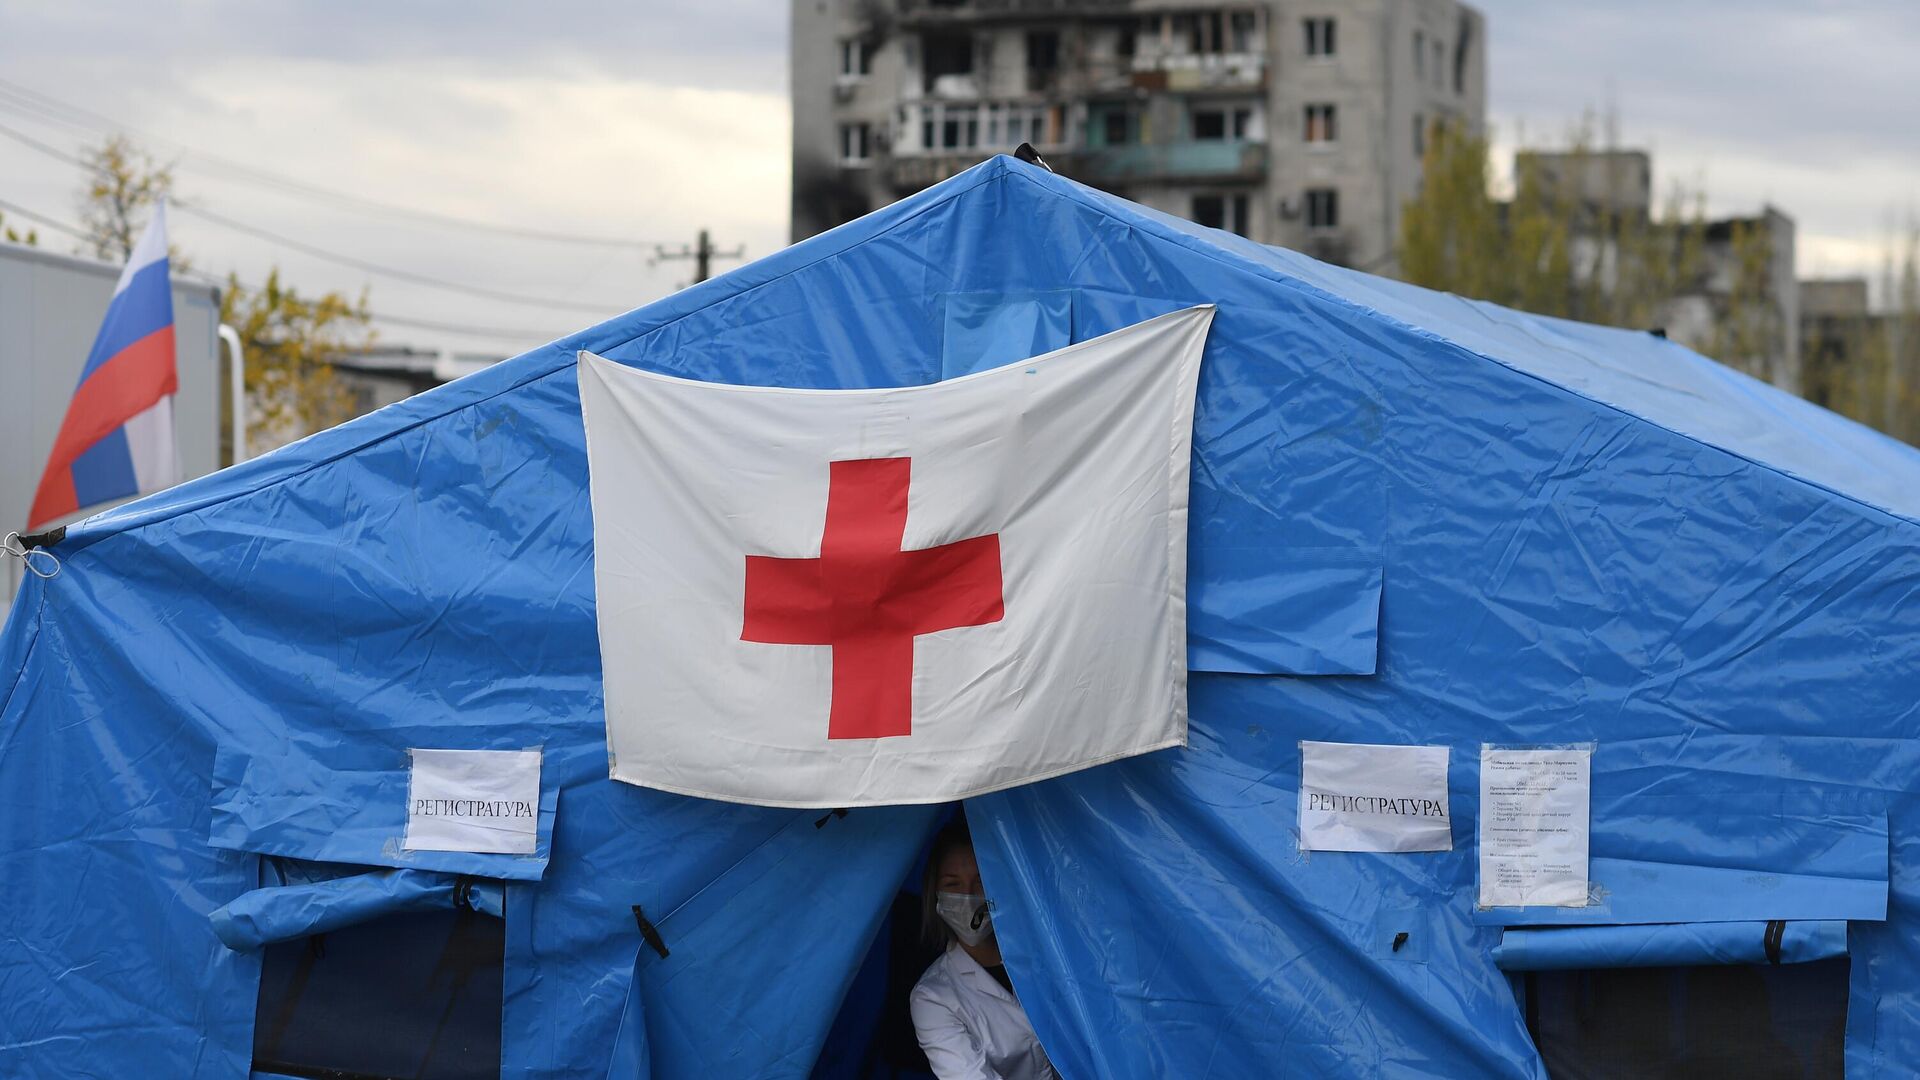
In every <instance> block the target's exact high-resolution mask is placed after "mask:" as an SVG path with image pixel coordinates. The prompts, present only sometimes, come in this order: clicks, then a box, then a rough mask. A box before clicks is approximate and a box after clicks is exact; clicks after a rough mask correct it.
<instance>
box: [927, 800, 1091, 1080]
mask: <svg viewBox="0 0 1920 1080" xmlns="http://www.w3.org/2000/svg"><path fill="white" fill-rule="evenodd" d="M922 905H923V906H922V914H923V916H924V920H925V923H926V926H927V932H928V934H929V935H930V936H934V937H938V938H940V939H941V940H944V941H945V942H946V943H947V950H946V952H944V953H942V954H941V955H940V957H939V959H937V960H935V961H934V962H933V963H932V964H931V965H929V966H928V967H927V972H926V974H924V975H922V976H920V981H919V983H918V984H916V985H915V986H914V988H913V995H912V998H911V1004H910V1010H911V1012H912V1013H913V1027H914V1032H915V1033H916V1034H917V1035H918V1036H919V1038H920V1048H921V1049H922V1050H924V1051H926V1054H927V1063H928V1064H929V1065H930V1066H932V1068H933V1074H934V1075H935V1076H936V1077H938V1078H939V1080H1058V1077H1059V1074H1058V1073H1056V1072H1054V1070H1053V1064H1052V1063H1051V1062H1049V1061H1048V1060H1047V1052H1046V1051H1045V1050H1042V1049H1041V1048H1040V1040H1039V1039H1038V1038H1037V1037H1035V1036H1034V1033H1033V1025H1032V1024H1031V1023H1029V1022H1028V1021H1027V1013H1026V1010H1025V1009H1022V1008H1021V1007H1020V999H1019V997H1018V996H1017V995H1015V993H1014V990H1013V980H1012V978H1011V977H1009V976H1008V975H1007V969H1006V965H1005V964H1003V963H1002V962H1001V960H1000V943H999V941H998V940H997V939H996V938H995V937H994V933H993V919H992V914H991V910H990V908H991V905H990V904H989V903H988V901H987V897H986V890H985V889H983V888H982V887H981V885H980V864H979V863H978V862H976V861H975V860H974V857H973V840H972V838H971V837H970V836H969V835H968V834H967V829H966V826H965V825H964V824H961V823H959V822H955V823H954V824H952V825H949V826H947V827H946V828H945V829H942V830H941V831H940V835H939V836H937V837H935V838H934V841H933V850H932V851H931V853H930V854H929V855H928V857H927V878H926V888H925V890H924V891H923V893H922Z"/></svg>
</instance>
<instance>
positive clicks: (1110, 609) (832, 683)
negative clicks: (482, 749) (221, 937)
mask: <svg viewBox="0 0 1920 1080" xmlns="http://www.w3.org/2000/svg"><path fill="white" fill-rule="evenodd" d="M1212 319H1213V308H1212V307H1211V306H1206V307H1197V308H1190V309H1188V310H1185V311H1178V312H1174V313H1173V314H1170V315H1163V316H1160V317H1159V318H1155V319H1150V320H1148V321H1146V322H1143V323H1140V324H1138V325H1135V326H1131V327H1127V328H1126V329H1123V330H1119V331H1116V332H1114V333H1111V334H1107V335H1105V336H1103V337H1099V338H1095V339H1093V340H1091V341H1085V342H1081V343H1078V344H1075V345H1070V346H1068V347H1066V348H1064V349H1060V350H1057V351H1055V352H1051V353H1047V354H1046V355H1044V356H1039V357H1035V358H1033V359H1031V360H1027V361H1023V362H1021V363H1017V364H1011V365H1008V366H1006V367H1001V368H995V369H993V370H990V371H983V372H980V373H978V374H974V375H968V376H964V377H961V378H957V379H951V380H948V381H945V382H939V383H932V384H929V385H925V386H908V387H898V388H887V389H873V390H793V389H782V388H777V387H760V386H728V385H722V384H717V383H701V382H693V381H690V380H686V379H678V378H673V377H671V376H666V375H659V374H654V373H651V372H645V371H640V370H637V369H634V368H629V367H626V366H624V365H622V364H619V363H616V362H614V361H612V360H608V359H605V358H603V357H599V356H595V355H593V354H591V353H584V352H583V353H581V354H580V369H579V373H580V405H581V412H582V415H583V417H584V419H585V422H586V428H587V459H588V465H589V470H590V475H591V485H590V486H591V492H592V500H593V516H594V580H595V586H596V594H597V601H596V602H597V604H598V609H599V623H600V653H601V665H602V669H603V672H604V678H605V686H606V712H607V745H608V750H609V752H610V756H611V760H612V765H611V768H612V774H613V777H614V778H615V779H617V780H625V781H628V782H630V783H634V784H640V785H643V786H646V787H652V788H659V789H662V790H665V791H674V792H679V793H682V794H686V795H697V796H704V797H707V798H715V799H727V800H731V801H734V802H747V803H759V804H763V805H770V806H805V807H851V806H870V805H881V804H888V803H924V802H944V801H947V800H951V799H959V798H965V797H967V796H971V795H978V794H983V793H985V792H989V791H997V790H999V789H1002V788H1007V787H1012V786H1014V785H1016V784H1022V783H1028V782H1030V781H1034V780H1040V779H1044V778H1046V777H1049V776H1057V775H1060V774H1061V773H1066V772H1071V771H1073V770H1075V769H1082V768H1086V767H1088V766H1091V765H1097V764H1100V763H1101V762H1105V761H1112V760H1115V759H1117V758H1122V757H1127V756H1129V755H1133V754H1141V753H1146V752H1148V751H1151V750H1158V749H1162V748H1165V747H1169V746H1179V745H1183V744H1184V743H1185V742H1186V730H1187V703H1186V691H1187V686H1186V569H1187V567H1186V547H1187V472H1188V464H1189V459H1190V455H1191V453H1192V440H1193V401H1194V389H1195V385H1196V382H1197V379H1198V375H1199V368H1200V354H1201V351H1202V348H1203V347H1204V345H1205V342H1206V334H1207V328H1208V326H1209V325H1210V323H1211V322H1212Z"/></svg>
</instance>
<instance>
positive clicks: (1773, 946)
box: [1761, 919, 1787, 964]
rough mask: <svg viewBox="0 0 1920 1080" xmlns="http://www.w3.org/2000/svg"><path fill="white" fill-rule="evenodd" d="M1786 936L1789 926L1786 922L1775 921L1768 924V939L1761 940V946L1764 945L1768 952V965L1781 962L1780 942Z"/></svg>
mask: <svg viewBox="0 0 1920 1080" xmlns="http://www.w3.org/2000/svg"><path fill="white" fill-rule="evenodd" d="M1786 936H1787V924H1786V922H1785V921H1784V920H1781V919H1773V920H1771V921H1769V922H1768V923H1767V934H1766V937H1764V938H1762V939H1761V944H1762V945H1764V946H1765V947H1766V950H1767V963H1769V964H1778V963H1779V962H1780V940H1781V939H1782V938H1784V937H1786Z"/></svg>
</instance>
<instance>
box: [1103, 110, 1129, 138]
mask: <svg viewBox="0 0 1920 1080" xmlns="http://www.w3.org/2000/svg"><path fill="white" fill-rule="evenodd" d="M1132 120H1133V118H1132V117H1130V116H1128V115H1127V112H1126V110H1125V109H1111V110H1108V111H1107V112H1106V113H1103V114H1102V115H1101V117H1100V134H1101V136H1102V137H1103V138H1105V140H1106V144H1107V145H1108V146H1122V145H1125V144H1126V143H1130V142H1132V141H1133V123H1132Z"/></svg>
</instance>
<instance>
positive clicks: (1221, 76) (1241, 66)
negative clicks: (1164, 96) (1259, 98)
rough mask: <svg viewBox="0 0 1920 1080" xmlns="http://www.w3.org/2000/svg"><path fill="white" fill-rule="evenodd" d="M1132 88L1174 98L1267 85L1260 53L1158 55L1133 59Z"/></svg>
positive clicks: (1254, 88)
mask: <svg viewBox="0 0 1920 1080" xmlns="http://www.w3.org/2000/svg"><path fill="white" fill-rule="evenodd" d="M1128 66H1129V67H1130V69H1131V75H1132V79H1131V82H1132V84H1133V86H1134V87H1135V88H1137V89H1140V90H1147V91H1167V92H1170V93H1175V94H1188V93H1202V92H1211V91H1251V90H1259V89H1260V88H1262V87H1264V86H1266V85H1267V58H1266V56H1265V55H1264V54H1262V53H1255V52H1247V53H1159V54H1157V55H1153V54H1142V55H1140V56H1136V57H1134V58H1133V62H1132V63H1131V64H1130V65H1128Z"/></svg>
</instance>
